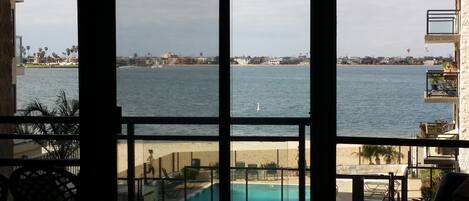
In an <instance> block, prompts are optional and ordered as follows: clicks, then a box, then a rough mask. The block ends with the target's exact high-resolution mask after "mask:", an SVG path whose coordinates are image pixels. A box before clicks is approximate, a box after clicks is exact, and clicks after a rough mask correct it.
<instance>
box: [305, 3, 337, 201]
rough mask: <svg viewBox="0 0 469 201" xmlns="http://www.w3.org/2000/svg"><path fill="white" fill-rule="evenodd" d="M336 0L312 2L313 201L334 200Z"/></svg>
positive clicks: (311, 147) (311, 148)
mask: <svg viewBox="0 0 469 201" xmlns="http://www.w3.org/2000/svg"><path fill="white" fill-rule="evenodd" d="M336 12H337V11H336V0H331V1H319V0H311V10H310V13H311V20H310V22H311V26H310V29H311V36H310V37H311V39H310V43H311V44H310V48H311V54H310V55H311V62H310V69H311V70H310V73H311V74H310V87H311V92H310V97H311V102H310V104H311V107H310V109H311V111H310V115H311V121H312V122H311V128H310V129H311V132H310V135H311V137H310V140H311V141H310V143H311V145H310V152H311V153H310V157H311V158H310V161H311V177H310V179H311V186H310V187H311V191H310V192H311V200H312V201H320V200H335V199H336V198H335V183H336V179H335V176H336V167H335V166H336V136H337V130H336V127H337V125H336V124H337V123H336V112H337V111H336V96H337V94H336V87H337V83H336V80H337V78H336V49H337V46H336V34H337V23H336V18H337V17H336Z"/></svg>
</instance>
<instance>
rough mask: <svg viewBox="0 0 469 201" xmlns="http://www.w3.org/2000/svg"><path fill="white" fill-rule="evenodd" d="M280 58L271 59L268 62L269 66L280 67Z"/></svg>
mask: <svg viewBox="0 0 469 201" xmlns="http://www.w3.org/2000/svg"><path fill="white" fill-rule="evenodd" d="M282 61H283V59H282V58H273V59H270V60H269V62H268V63H269V65H280V64H281V63H282Z"/></svg>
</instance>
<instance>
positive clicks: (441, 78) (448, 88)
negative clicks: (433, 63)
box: [424, 70, 459, 103]
mask: <svg viewBox="0 0 469 201" xmlns="http://www.w3.org/2000/svg"><path fill="white" fill-rule="evenodd" d="M458 76H459V73H458V72H447V71H444V70H428V71H427V78H426V85H427V86H426V91H425V95H424V99H425V102H426V103H447V102H457V101H458Z"/></svg>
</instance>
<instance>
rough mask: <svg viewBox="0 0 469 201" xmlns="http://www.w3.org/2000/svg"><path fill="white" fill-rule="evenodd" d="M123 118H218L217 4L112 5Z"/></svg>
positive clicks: (161, 0)
mask: <svg viewBox="0 0 469 201" xmlns="http://www.w3.org/2000/svg"><path fill="white" fill-rule="evenodd" d="M116 6H117V10H116V11H117V58H116V59H117V64H118V69H117V94H118V96H117V100H118V104H119V105H121V106H122V110H123V115H124V116H165V117H168V116H172V117H174V116H185V117H216V116H218V1H216V0H203V1H197V2H194V1H183V0H176V1H166V0H157V1H152V0H144V1H137V2H135V1H129V0H118V1H117V2H116Z"/></svg>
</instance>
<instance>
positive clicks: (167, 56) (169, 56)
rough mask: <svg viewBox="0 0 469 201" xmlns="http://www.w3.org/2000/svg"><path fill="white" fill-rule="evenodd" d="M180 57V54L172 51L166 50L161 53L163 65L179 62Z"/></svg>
mask: <svg viewBox="0 0 469 201" xmlns="http://www.w3.org/2000/svg"><path fill="white" fill-rule="evenodd" d="M178 58H179V56H178V55H177V54H174V53H172V52H166V53H164V54H162V55H160V59H161V64H163V65H174V64H176V63H178Z"/></svg>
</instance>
